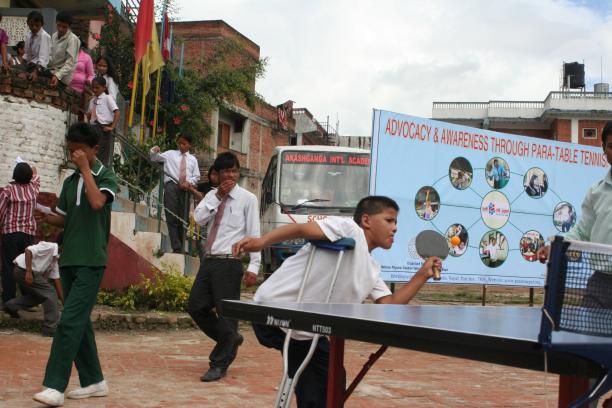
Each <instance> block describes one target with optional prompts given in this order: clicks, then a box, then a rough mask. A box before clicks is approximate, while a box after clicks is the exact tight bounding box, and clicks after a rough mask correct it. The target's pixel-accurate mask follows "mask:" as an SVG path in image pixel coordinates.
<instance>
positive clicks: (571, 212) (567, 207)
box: [553, 201, 576, 232]
mask: <svg viewBox="0 0 612 408" xmlns="http://www.w3.org/2000/svg"><path fill="white" fill-rule="evenodd" d="M575 223H576V210H575V209H574V206H573V205H571V204H570V203H568V202H567V201H562V202H560V203H559V204H557V205H556V206H555V210H554V211H553V224H555V228H557V229H558V230H559V231H561V232H568V231H569V230H570V229H572V227H573V226H574V224H575Z"/></svg>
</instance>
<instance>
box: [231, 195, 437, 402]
mask: <svg viewBox="0 0 612 408" xmlns="http://www.w3.org/2000/svg"><path fill="white" fill-rule="evenodd" d="M398 211H399V206H398V205H397V203H396V202H395V201H394V200H392V199H390V198H388V197H383V196H369V197H366V198H363V199H362V200H361V201H360V202H359V203H358V204H357V208H356V209H355V214H354V216H353V219H352V220H351V219H349V218H344V217H327V218H325V219H323V220H318V221H315V222H310V223H307V224H291V225H285V226H283V227H280V228H277V229H275V230H273V231H270V232H269V233H267V234H265V235H263V236H262V237H261V238H253V237H247V238H244V239H242V240H240V241H239V242H237V243H236V244H234V246H233V248H232V251H233V253H234V255H238V254H240V253H244V252H255V251H259V250H261V249H262V248H264V247H266V246H268V245H270V244H272V243H275V242H282V241H287V240H291V239H297V238H304V239H307V240H329V241H337V240H338V239H341V238H352V239H354V240H355V249H354V250H352V251H347V252H346V253H345V255H344V258H343V261H342V266H341V268H340V271H339V272H338V279H337V281H336V285H335V288H334V292H333V294H332V297H331V301H330V302H331V303H361V302H363V301H364V300H365V299H366V298H368V297H369V298H371V299H372V300H373V301H375V302H376V303H397V304H405V303H408V302H409V301H410V300H411V299H412V298H413V297H414V295H415V294H416V293H417V292H418V291H419V289H420V288H421V287H422V286H423V285H424V284H425V282H427V280H428V279H429V278H431V277H432V276H433V275H434V272H433V269H434V267H437V268H441V266H442V262H441V261H440V259H438V258H436V257H432V258H428V259H427V260H426V261H425V262H424V264H423V266H422V267H421V269H419V270H418V271H417V272H416V273H415V275H414V276H413V277H412V279H411V280H410V282H408V283H407V284H406V285H404V286H402V287H401V288H400V289H399V290H397V291H396V292H395V293H393V294H392V293H391V291H390V290H389V288H388V287H387V285H386V284H385V282H384V281H383V280H382V278H381V277H380V266H379V265H378V263H377V262H376V261H375V260H374V258H372V256H371V254H370V253H371V252H372V251H373V250H374V249H376V248H384V249H389V248H391V246H392V245H393V237H394V235H395V233H396V232H397V215H398ZM311 251H313V246H312V245H311V244H306V245H304V246H303V247H302V248H301V249H300V250H299V251H298V252H297V253H296V254H295V255H294V256H292V257H290V258H288V259H287V260H285V262H284V263H283V264H282V265H281V267H280V268H279V269H277V270H276V271H275V272H274V273H273V274H272V275H271V276H270V278H268V279H267V280H266V281H265V282H264V283H263V284H262V285H261V286H260V287H259V289H258V290H257V292H256V293H255V296H254V300H256V301H296V300H297V296H298V292H299V289H300V285H301V282H302V276H303V274H304V272H305V269H306V262H307V261H308V257H309V254H310V252H311ZM336 260H337V254H336V253H335V252H331V251H319V252H317V256H315V257H314V258H313V261H312V266H311V272H310V277H309V280H308V282H307V284H306V286H305V288H304V293H303V297H302V301H303V302H310V303H313V302H314V303H316V302H323V301H324V296H325V294H326V293H327V289H328V288H329V285H330V280H329V279H330V278H331V273H330V271H331V270H333V268H334V266H335V264H336ZM253 328H254V330H255V335H256V336H257V339H258V340H259V342H260V343H261V344H262V345H264V346H266V347H271V348H275V349H277V350H282V347H283V342H284V339H285V333H284V332H283V331H282V330H281V329H279V328H277V327H271V326H265V325H259V324H254V325H253ZM291 337H292V341H291V343H290V348H289V376H290V377H292V378H293V375H294V374H295V371H296V370H297V368H298V367H299V365H300V364H301V362H302V361H303V360H304V357H305V355H306V353H307V352H308V348H309V347H310V339H311V338H312V334H310V333H305V332H299V331H294V332H293V333H292V336H291ZM328 361H329V341H328V340H327V338H325V337H322V338H320V339H319V342H318V345H317V349H316V351H315V354H314V355H313V357H312V359H311V361H310V363H309V364H308V366H307V367H306V369H305V370H304V372H303V373H302V375H301V376H300V378H299V380H298V383H297V385H296V391H295V393H296V397H297V403H298V407H325V404H326V400H327V368H328Z"/></svg>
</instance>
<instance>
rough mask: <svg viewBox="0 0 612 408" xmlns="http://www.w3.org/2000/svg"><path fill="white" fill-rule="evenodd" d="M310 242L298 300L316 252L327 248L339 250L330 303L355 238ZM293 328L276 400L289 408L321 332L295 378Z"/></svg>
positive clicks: (281, 407) (288, 336)
mask: <svg viewBox="0 0 612 408" xmlns="http://www.w3.org/2000/svg"><path fill="white" fill-rule="evenodd" d="M310 244H311V245H312V246H313V248H312V251H311V252H310V255H309V256H308V262H307V264H306V272H305V273H304V277H303V278H302V283H301V285H300V291H299V293H298V297H297V302H301V301H302V295H303V294H304V287H305V286H306V281H307V280H308V275H309V274H310V267H311V265H312V260H313V258H314V254H315V252H316V250H317V248H321V249H327V250H331V251H336V252H338V259H337V261H336V267H335V269H334V273H333V275H332V282H331V285H330V286H329V290H328V291H327V297H326V298H325V303H329V300H330V299H331V295H332V293H333V291H334V286H335V285H336V278H337V277H338V271H339V270H340V265H341V264H342V257H343V256H344V251H349V250H352V249H353V248H355V240H354V239H352V238H342V239H339V240H338V241H335V242H329V241H310ZM292 332H293V330H292V329H289V330H287V334H286V335H285V342H284V344H283V378H282V380H281V383H280V386H279V387H278V394H277V395H276V402H275V403H274V406H275V407H276V408H289V407H290V406H291V396H292V395H293V390H294V389H295V385H296V384H297V382H298V379H299V378H300V375H301V374H302V372H303V371H304V370H305V369H306V366H307V365H308V363H309V362H310V360H311V358H312V356H313V354H314V351H315V349H316V347H317V343H318V342H319V337H321V335H320V334H315V335H314V337H313V338H312V341H311V343H310V349H309V350H308V353H307V354H306V357H305V358H304V361H302V364H300V366H299V367H298V369H297V370H296V372H295V374H294V376H293V378H290V377H289V342H290V341H291V333H292Z"/></svg>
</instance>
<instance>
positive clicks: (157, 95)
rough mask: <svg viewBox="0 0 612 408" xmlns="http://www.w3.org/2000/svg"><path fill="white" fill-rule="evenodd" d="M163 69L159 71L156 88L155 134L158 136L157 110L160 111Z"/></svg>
mask: <svg viewBox="0 0 612 408" xmlns="http://www.w3.org/2000/svg"><path fill="white" fill-rule="evenodd" d="M161 74H162V69H161V68H160V69H158V70H157V85H156V87H155V109H154V110H153V134H154V135H156V134H157V110H158V109H159V88H160V86H161Z"/></svg>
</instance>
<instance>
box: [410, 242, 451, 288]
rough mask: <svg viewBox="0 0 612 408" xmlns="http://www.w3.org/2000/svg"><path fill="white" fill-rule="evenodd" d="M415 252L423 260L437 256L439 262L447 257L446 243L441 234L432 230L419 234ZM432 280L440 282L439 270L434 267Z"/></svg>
mask: <svg viewBox="0 0 612 408" xmlns="http://www.w3.org/2000/svg"><path fill="white" fill-rule="evenodd" d="M415 247H416V251H417V253H418V254H419V256H420V257H421V258H423V259H427V258H429V257H432V256H437V257H438V258H440V259H441V260H444V259H446V257H447V256H448V250H449V248H448V242H447V241H446V238H444V236H443V235H442V234H440V233H439V232H437V231H433V230H425V231H421V232H419V234H418V235H417V236H416V241H415ZM433 272H434V280H440V269H439V268H436V267H434V271H433Z"/></svg>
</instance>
